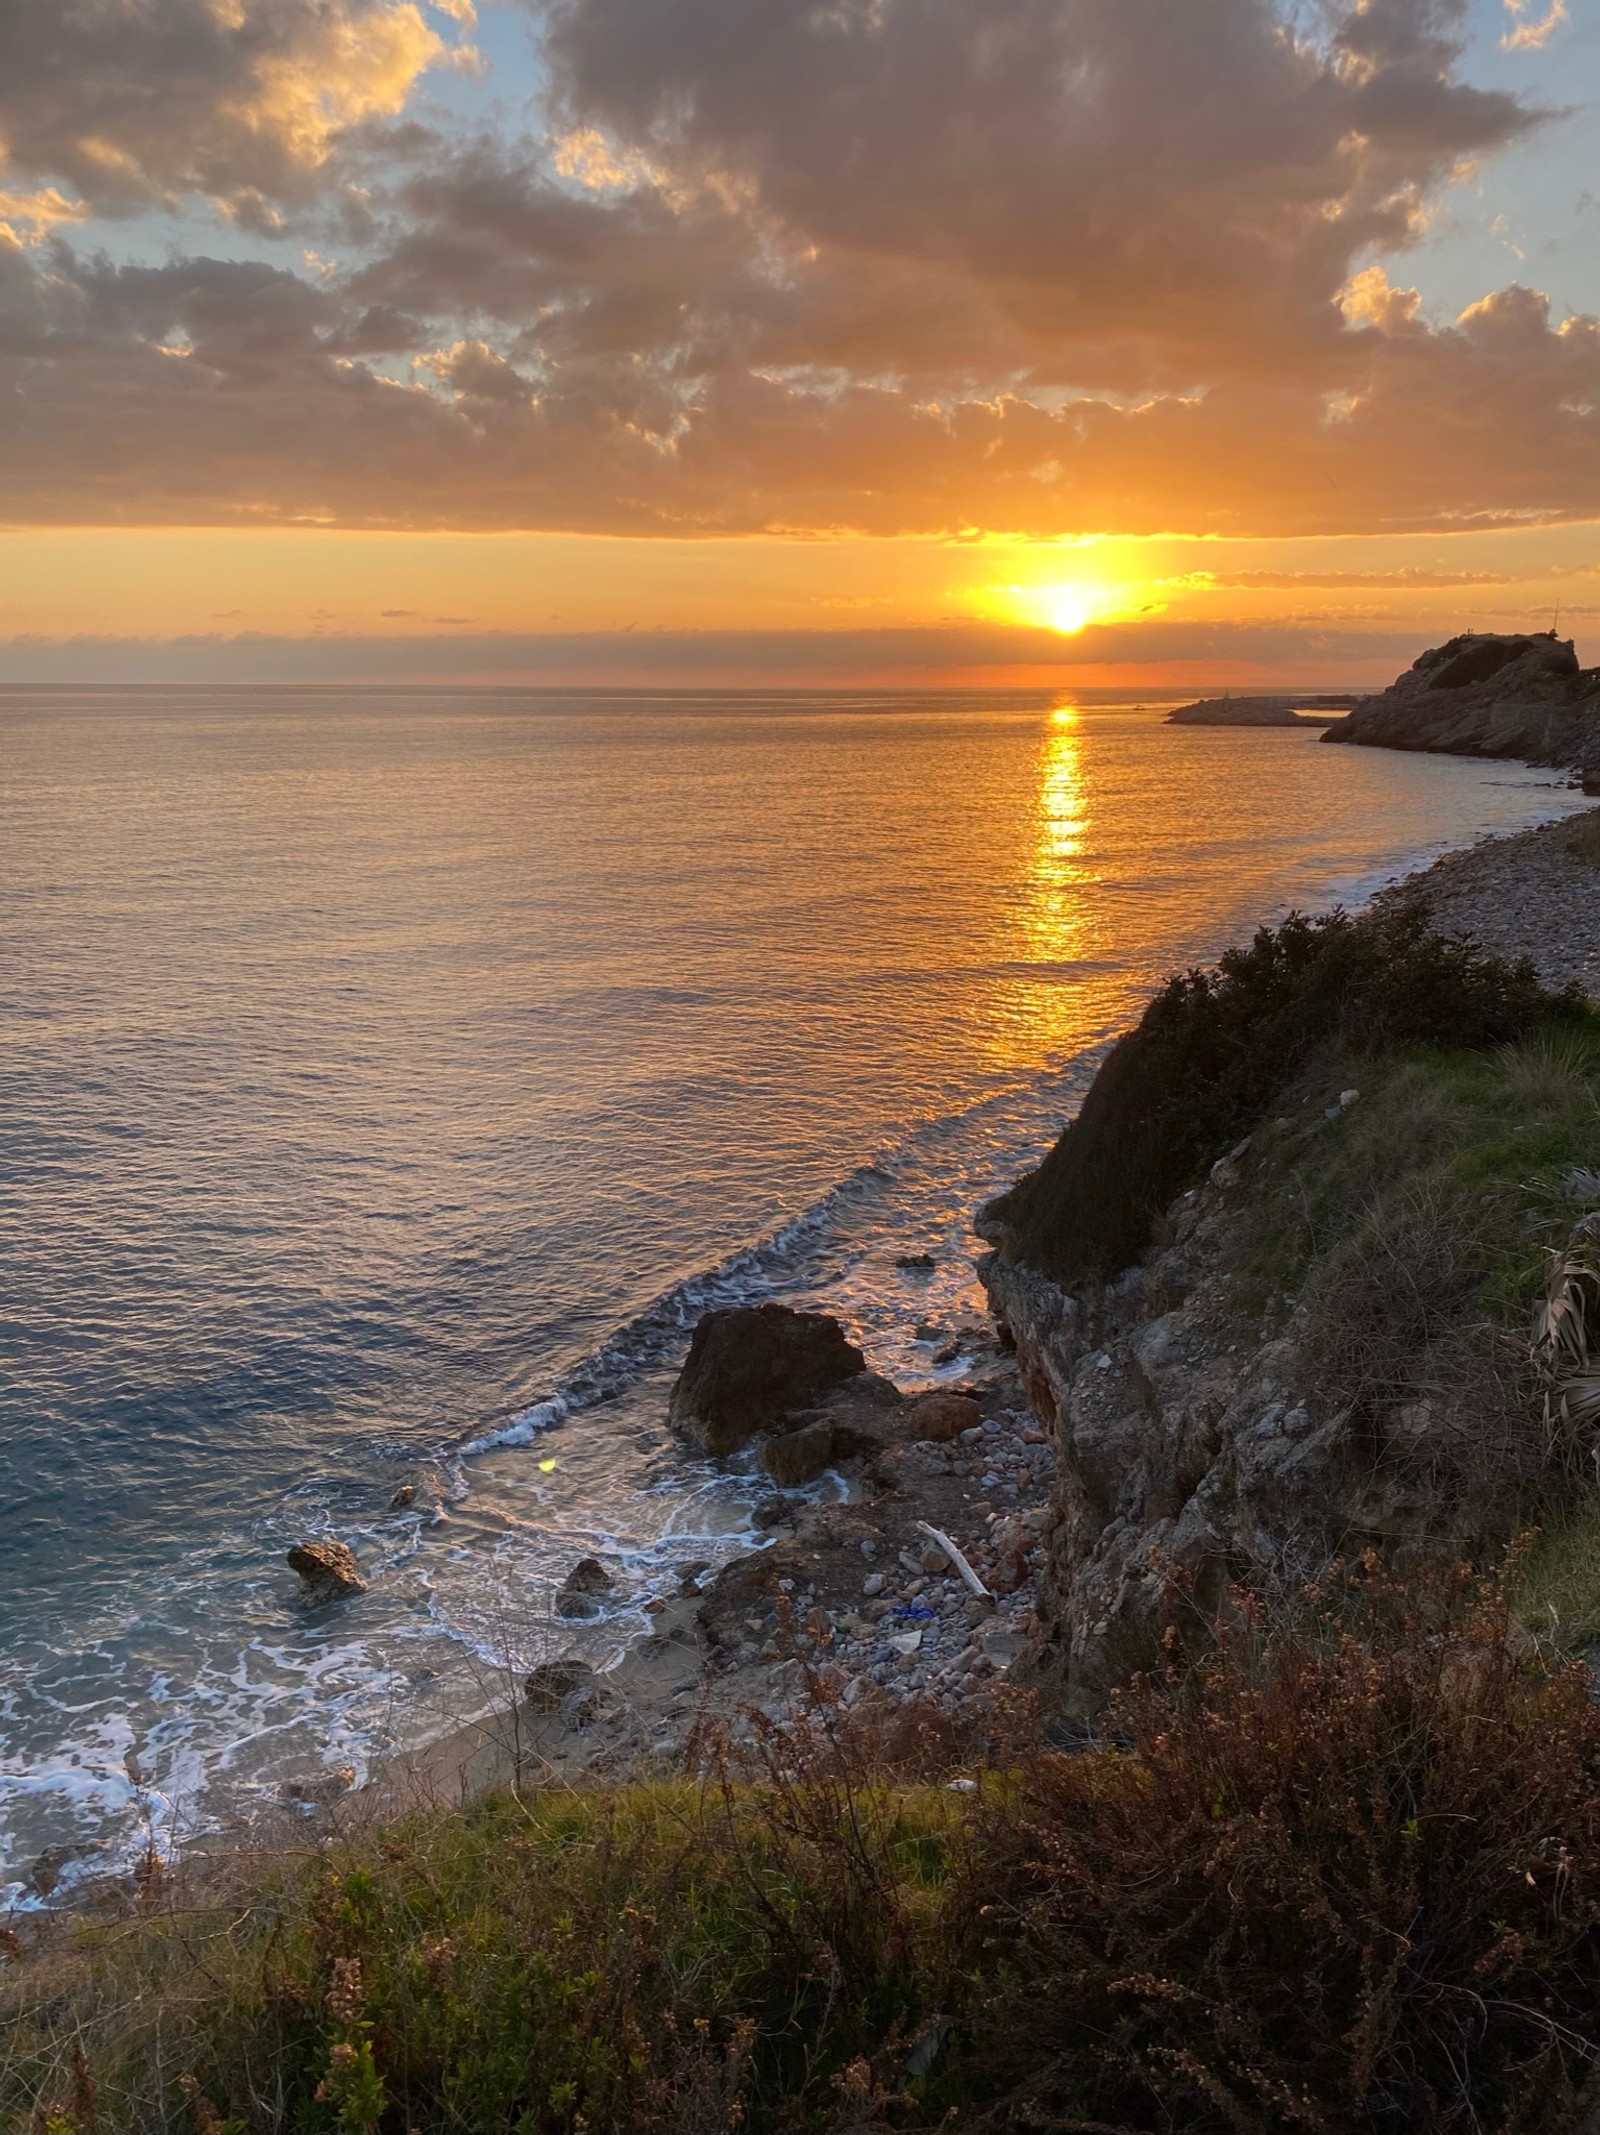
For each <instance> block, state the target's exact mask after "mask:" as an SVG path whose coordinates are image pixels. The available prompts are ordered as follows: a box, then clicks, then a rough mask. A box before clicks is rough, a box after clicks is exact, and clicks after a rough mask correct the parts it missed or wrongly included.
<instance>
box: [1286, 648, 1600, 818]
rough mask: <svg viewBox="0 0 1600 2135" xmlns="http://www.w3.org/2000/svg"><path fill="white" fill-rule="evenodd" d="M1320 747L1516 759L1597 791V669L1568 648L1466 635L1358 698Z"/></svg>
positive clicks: (1599, 707) (1599, 689)
mask: <svg viewBox="0 0 1600 2135" xmlns="http://www.w3.org/2000/svg"><path fill="white" fill-rule="evenodd" d="M1322 738H1323V740H1324V741H1329V742H1351V743H1356V744H1360V745H1362V746H1365V747H1368V748H1379V749H1417V750H1424V751H1430V752H1433V753H1435V754H1446V755H1454V756H1491V757H1509V758H1520V759H1521V760H1522V761H1523V762H1525V763H1531V764H1551V765H1554V766H1557V767H1559V768H1561V769H1563V770H1569V769H1570V770H1572V771H1574V772H1575V773H1576V774H1577V775H1578V776H1579V777H1580V778H1582V779H1583V780H1584V781H1585V791H1590V790H1597V791H1600V783H1591V782H1600V668H1595V667H1590V668H1584V667H1581V666H1580V665H1579V663H1578V656H1577V651H1576V648H1575V646H1574V644H1573V642H1572V640H1571V639H1570V638H1565V639H1563V638H1558V637H1557V636H1556V634H1555V632H1554V631H1553V630H1548V631H1541V632H1537V633H1530V634H1503V633H1498V632H1491V631H1467V632H1464V633H1463V634H1462V635H1461V636H1460V637H1454V638H1451V639H1450V640H1449V641H1448V642H1447V643H1446V644H1443V645H1436V646H1433V647H1432V648H1431V649H1430V650H1429V651H1427V652H1425V653H1423V654H1421V656H1420V657H1419V658H1418V659H1417V660H1415V661H1414V662H1413V663H1412V665H1411V666H1410V667H1409V668H1408V669H1407V670H1406V672H1405V673H1404V674H1403V675H1401V676H1400V677H1399V679H1398V680H1397V681H1395V682H1393V683H1391V684H1390V686H1389V688H1388V689H1386V690H1383V691H1382V692H1381V693H1379V694H1378V695H1376V696H1372V697H1365V698H1362V699H1361V700H1360V701H1359V702H1358V703H1357V704H1356V706H1355V708H1354V710H1353V711H1352V712H1351V713H1350V715H1349V716H1348V718H1345V719H1342V720H1340V721H1339V722H1338V723H1337V724H1336V725H1333V726H1330V727H1329V729H1328V731H1327V732H1326V733H1325V734H1324V735H1323V737H1322Z"/></svg>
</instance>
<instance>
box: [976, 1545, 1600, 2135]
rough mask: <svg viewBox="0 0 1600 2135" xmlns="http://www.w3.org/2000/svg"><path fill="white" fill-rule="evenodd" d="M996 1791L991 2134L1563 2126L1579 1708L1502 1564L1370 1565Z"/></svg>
mask: <svg viewBox="0 0 1600 2135" xmlns="http://www.w3.org/2000/svg"><path fill="white" fill-rule="evenodd" d="M1238 1610H1239V1613H1238V1618H1237V1621H1236V1623H1235V1625H1234V1627H1233V1629H1232V1630H1231V1631H1225V1632H1224V1633H1223V1635H1222V1639H1221V1642H1220V1643H1219V1645H1218V1647H1217V1649H1216V1650H1215V1652H1214V1653H1213V1654H1212V1655H1211V1656H1210V1658H1209V1659H1208V1660H1207V1661H1206V1662H1204V1663H1203V1664H1202V1665H1201V1666H1200V1667H1199V1669H1198V1670H1191V1671H1189V1672H1187V1673H1185V1674H1184V1675H1182V1676H1181V1677H1180V1676H1179V1675H1178V1674H1177V1673H1176V1672H1174V1674H1173V1676H1172V1677H1171V1679H1170V1680H1167V1681H1164V1682H1160V1683H1141V1684H1140V1685H1138V1686H1137V1687H1135V1688H1134V1689H1133V1690H1132V1691H1131V1692H1130V1693H1128V1694H1127V1695H1126V1696H1124V1697H1123V1698H1122V1699H1121V1700H1120V1701H1119V1704H1118V1708H1117V1725H1118V1727H1119V1730H1120V1734H1121V1741H1122V1746H1121V1747H1119V1748H1107V1749H1104V1750H1100V1751H1097V1752H1095V1753H1093V1754H1090V1755H1088V1756H1085V1757H1079V1758H1043V1759H1039V1760H1036V1761H1035V1762H1034V1763H1033V1764H1032V1766H1031V1767H1030V1768H1029V1769H1028V1770H1027V1772H1026V1773H1025V1775H1024V1776H1023V1777H1022V1779H1021V1780H1020V1782H1019V1785H1018V1788H1017V1791H1016V1793H1015V1795H1014V1796H1013V1795H1010V1794H1002V1795H1001V1796H1000V1797H999V1798H998V1799H997V1800H996V1801H994V1802H993V1803H992V1804H991V1807H990V1811H989V1820H988V1830H987V1833H986V1836H985V1839H984V1841H983V1842H982V1843H980V1844H979V1846H978V1847H977V1849H976V1853H975V1860H974V1867H973V1871H972V1878H971V1881H970V1883H969V1885H968V1888H967V1891H966V1901H967V1904H968V1906H969V1908H970V1914H971V1918H972V1920H973V1922H974V1932H975V1933H976V1934H977V1935H978V1937H979V1939H980V1940H981V1942H982V1945H983V1949H984V1957H983V1966H984V1969H985V1971H986V1972H987V1973H988V1974H989V1976H990V1977H991V1978H999V1979H1001V1980H1002V1982H1003V1983H1002V1984H1001V1985H1000V1986H999V1988H998V1989H997V1991H996V1992H994V1993H993V1994H992V1995H991V1996H990V1998H989V1999H988V2001H987V2003H986V2006H985V2008H984V2010H983V2012H982V2015H981V2017H980V2018H979V2019H978V2020H977V2023H976V2025H975V2029H974V2039H973V2051H974V2053H975V2055H976V2056H977V2058H978V2059H979V2060H980V2061H981V2062H982V2063H983V2064H984V2066H985V2072H986V2074H987V2076H988V2078H989V2080H990V2081H992V2082H994V2083H995V2084H996V2086H997V2089H998V2090H999V2092H1000V2094H1001V2095H1002V2097H1003V2099H1004V2102H1003V2103H1002V2104H1000V2105H998V2106H996V2107H995V2108H994V2109H993V2111H992V2113H991V2114H990V2116H989V2118H988V2119H987V2120H986V2121H985V2123H984V2124H985V2126H986V2127H989V2128H992V2129H995V2130H999V2129H1002V2128H1003V2129H1007V2130H1013V2129H1014V2130H1019V2131H1020V2130H1022V2129H1039V2130H1043V2129H1060V2130H1065V2129H1068V2128H1073V2129H1086V2128H1089V2127H1095V2126H1098V2127H1107V2128H1109V2127H1116V2128H1120V2129H1129V2130H1132V2129H1140V2130H1144V2129H1149V2130H1155V2129H1163V2130H1190V2131H1195V2135H1199V2131H1202V2130H1224V2129H1226V2130H1230V2131H1238V2135H1246V2131H1248V2135H1269V2131H1270V2135H1276V2131H1278V2130H1308V2131H1317V2135H1334V2131H1340V2135H1342V2131H1354V2130H1357V2129H1371V2130H1379V2129H1385V2128H1392V2129H1406V2130H1408V2131H1409V2130H1421V2131H1428V2130H1435V2131H1439V2135H1456V2131H1458V2130H1459V2131H1462V2135H1465V2131H1467V2130H1471V2131H1473V2135H1480V2131H1481V2135H1489V2131H1491V2130H1497V2131H1502V2135H1517V2131H1527V2135H1534V2131H1537V2135H1553V2131H1555V2130H1558V2129H1560V2128H1563V2127H1565V2126H1568V2125H1571V2124H1572V2116H1573V2112H1574V2100H1575V2097H1576V2094H1577V2090H1578V2086H1579V2084H1580V2083H1581V2081H1582V2079H1583V2077H1584V2075H1585V2073H1586V2071H1587V2070H1588V2069H1589V2068H1590V2067H1591V2065H1592V2064H1593V2061H1594V2041H1595V2039H1596V2036H1597V2034H1600V1713H1597V1712H1596V1710H1595V1707H1594V1705H1593V1703H1592V1701H1591V1698H1590V1696H1589V1694H1588V1686H1587V1682H1586V1680H1585V1679H1584V1676H1583V1672H1582V1671H1581V1670H1572V1669H1561V1668H1557V1667H1554V1666H1553V1665H1547V1664H1546V1662H1545V1661H1544V1660H1543V1659H1542V1658H1541V1657H1540V1656H1539V1655H1537V1654H1530V1653H1529V1652H1528V1650H1527V1644H1526V1640H1525V1639H1524V1640H1523V1641H1522V1642H1521V1650H1520V1651H1519V1649H1518V1642H1517V1640H1516V1639H1515V1638H1513V1637H1512V1636H1510V1635H1509V1626H1508V1622H1507V1615H1506V1608H1505V1602H1504V1598H1503V1593H1502V1590H1501V1587H1500V1585H1499V1584H1498V1583H1481V1582H1478V1581H1475V1580H1473V1579H1471V1578H1469V1577H1468V1576H1467V1575H1466V1574H1465V1573H1463V1572H1456V1573H1451V1574H1445V1573H1439V1574H1436V1575H1433V1576H1432V1577H1430V1578H1429V1579H1427V1580H1426V1581H1424V1582H1423V1583H1422V1584H1421V1585H1414V1586H1412V1587H1410V1588H1403V1587H1401V1586H1399V1585H1398V1584H1396V1583H1394V1582H1393V1581H1392V1580H1391V1579H1390V1578H1389V1577H1388V1575H1387V1574H1385V1573H1384V1572H1382V1571H1381V1570H1380V1569H1379V1567H1378V1566H1377V1563H1376V1561H1375V1560H1372V1559H1368V1560H1367V1561H1366V1562H1364V1564H1363V1565H1362V1566H1360V1567H1358V1568H1357V1569H1356V1570H1355V1572H1353V1573H1350V1574H1341V1575H1338V1576H1337V1577H1335V1578H1334V1579H1333V1580H1331V1581H1330V1582H1329V1583H1328V1585H1327V1587H1326V1589H1325V1590H1324V1591H1323V1592H1322V1593H1320V1594H1319V1595H1317V1596H1316V1597H1314V1599H1313V1605H1312V1606H1310V1608H1309V1610H1308V1612H1307V1613H1306V1614H1305V1615H1304V1616H1303V1617H1301V1618H1300V1619H1299V1620H1298V1621H1296V1622H1295V1623H1293V1624H1292V1625H1291V1626H1290V1627H1289V1628H1287V1629H1283V1630H1280V1631H1278V1632H1276V1633H1273V1634H1271V1635H1267V1634H1265V1633H1264V1632H1263V1631H1262V1628H1261V1622H1260V1618H1259V1614H1258V1612H1257V1610H1256V1609H1255V1607H1254V1605H1253V1604H1252V1603H1251V1602H1250V1601H1249V1600H1248V1599H1247V1598H1246V1597H1243V1596H1240V1597H1238Z"/></svg>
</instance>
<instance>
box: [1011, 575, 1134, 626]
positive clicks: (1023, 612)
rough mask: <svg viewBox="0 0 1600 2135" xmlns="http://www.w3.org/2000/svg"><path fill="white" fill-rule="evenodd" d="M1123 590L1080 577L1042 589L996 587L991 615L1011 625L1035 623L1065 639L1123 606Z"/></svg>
mask: <svg viewBox="0 0 1600 2135" xmlns="http://www.w3.org/2000/svg"><path fill="white" fill-rule="evenodd" d="M1121 591H1122V589H1120V588H1116V587H1111V586H1103V585H1095V584H1093V583H1091V582H1090V581H1089V580H1087V579H1081V578H1074V579H1060V580H1058V581H1056V582H1055V583H1053V584H1049V585H1040V586H997V587H995V589H994V592H993V595H992V596H991V602H992V612H998V613H999V614H1001V615H1003V616H1004V617H1005V619H1006V620H1007V621H1009V622H1019V623H1032V624H1034V625H1036V626H1042V627H1043V628H1044V629H1046V630H1057V631H1059V632H1060V633H1061V635H1062V636H1063V637H1075V636H1076V635H1077V633H1078V632H1079V631H1080V630H1082V629H1084V628H1085V626H1086V625H1087V624H1089V623H1093V622H1097V621H1098V620H1099V619H1100V618H1101V617H1103V616H1106V615H1109V614H1111V613H1113V612H1114V611H1116V610H1119V609H1121V608H1122V607H1124V606H1125V605H1126V604H1125V602H1124V601H1123V599H1122V598H1121Z"/></svg>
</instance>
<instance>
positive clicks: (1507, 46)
mask: <svg viewBox="0 0 1600 2135" xmlns="http://www.w3.org/2000/svg"><path fill="white" fill-rule="evenodd" d="M1528 7H1529V0H1506V12H1507V13H1508V14H1509V15H1510V16H1511V17H1512V24H1513V26H1512V27H1511V28H1510V29H1509V30H1507V31H1506V33H1505V35H1504V36H1503V37H1502V38H1501V40H1500V48H1501V50H1502V51H1504V52H1519V51H1537V50H1538V49H1539V48H1540V46H1541V45H1546V44H1548V43H1549V42H1550V39H1551V38H1552V37H1553V36H1554V35H1555V33H1556V31H1557V30H1558V29H1560V27H1561V25H1562V23H1564V22H1565V21H1566V19H1567V0H1549V5H1548V6H1547V7H1546V8H1545V11H1544V13H1543V14H1542V15H1540V16H1537V17H1536V18H1535V19H1534V20H1533V21H1531V22H1529V21H1527V20H1525V19H1524V18H1525V17H1526V16H1527V13H1528Z"/></svg>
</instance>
